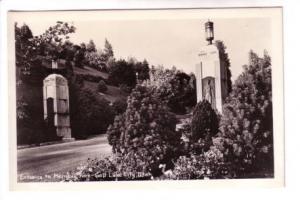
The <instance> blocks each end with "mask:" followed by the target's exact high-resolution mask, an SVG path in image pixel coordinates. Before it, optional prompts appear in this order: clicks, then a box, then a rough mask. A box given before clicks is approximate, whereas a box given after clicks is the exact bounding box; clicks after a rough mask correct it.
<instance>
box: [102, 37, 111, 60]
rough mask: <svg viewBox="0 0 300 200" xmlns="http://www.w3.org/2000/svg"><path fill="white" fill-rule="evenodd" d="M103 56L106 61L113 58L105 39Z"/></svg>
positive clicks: (109, 45)
mask: <svg viewBox="0 0 300 200" xmlns="http://www.w3.org/2000/svg"><path fill="white" fill-rule="evenodd" d="M103 55H104V56H105V57H106V60H108V59H109V58H110V57H114V51H113V48H112V46H111V44H110V43H109V42H108V40H107V39H105V44H104V50H103Z"/></svg>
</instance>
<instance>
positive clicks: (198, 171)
mask: <svg viewBox="0 0 300 200" xmlns="http://www.w3.org/2000/svg"><path fill="white" fill-rule="evenodd" d="M229 177H231V175H230V174H229V170H228V167H227V164H226V163H224V158H223V153H222V152H221V151H220V150H218V149H217V148H215V147H213V146H212V147H211V148H210V150H208V151H207V152H204V153H202V154H200V155H191V156H190V157H188V156H181V157H180V158H179V159H178V160H177V161H176V163H175V166H174V170H173V172H172V175H171V176H170V178H171V179H180V180H181V179H183V180H184V179H216V178H229Z"/></svg>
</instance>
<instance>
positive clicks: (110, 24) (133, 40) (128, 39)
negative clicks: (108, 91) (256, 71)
mask: <svg viewBox="0 0 300 200" xmlns="http://www.w3.org/2000/svg"><path fill="white" fill-rule="evenodd" d="M121 12H122V11H121ZM86 14H88V12H85V14H82V15H68V16H67V17H66V16H65V15H58V14H57V13H51V12H48V13H47V14H45V16H44V14H41V13H39V14H38V15H37V13H27V14H26V15H24V14H20V13H17V15H16V16H15V18H14V21H17V22H18V24H19V25H22V24H23V23H26V24H27V25H29V27H30V29H31V30H32V32H33V34H34V35H39V34H41V33H42V32H44V31H45V30H46V29H47V28H48V27H49V26H51V25H54V24H55V22H56V21H58V20H60V21H69V22H70V21H72V22H73V24H74V26H75V27H76V28H77V30H76V33H75V34H72V35H71V41H72V42H74V43H78V44H79V43H81V42H85V43H87V42H89V40H90V39H92V40H93V41H94V43H95V44H96V47H97V48H103V46H104V41H105V38H107V39H108V41H109V42H110V43H111V44H112V46H113V50H114V53H115V56H116V57H117V58H125V59H126V58H128V57H130V56H133V57H135V58H137V59H138V60H143V59H144V58H145V59H146V60H147V61H148V62H149V63H150V65H163V66H165V67H168V68H170V67H172V66H176V67H177V68H178V69H182V70H183V71H185V72H187V73H189V72H194V71H195V64H196V63H197V62H198V60H197V54H198V52H199V51H200V50H201V46H203V45H206V43H207V42H206V41H205V35H204V23H205V22H206V21H207V19H208V18H206V17H205V18H204V17H201V18H197V17H196V18H195V17H193V18H191V19H186V17H185V18H183V19H181V18H180V17H177V19H173V18H172V17H171V18H168V19H161V18H151V19H145V20H141V19H139V18H137V17H135V18H130V17H128V19H126V16H124V18H122V13H118V14H119V15H118V16H119V17H117V18H116V17H112V18H111V19H110V18H109V17H107V16H105V13H104V14H103V13H102V14H101V15H95V16H93V17H86V16H87V15H86ZM37 16H38V17H37ZM103 16H105V17H106V18H105V17H103ZM209 19H210V20H211V21H213V22H214V30H215V39H216V40H222V41H224V44H225V46H226V47H227V50H226V51H227V52H228V55H229V59H230V62H231V71H232V74H233V80H234V79H236V77H237V76H238V75H239V74H240V73H241V71H242V66H243V65H244V64H247V63H248V52H249V50H250V49H252V50H254V51H255V52H257V53H258V54H259V55H262V54H263V51H264V49H266V50H267V51H270V48H271V31H270V29H271V27H270V20H269V18H261V17H259V18H253V17H251V18H249V17H247V18H223V17H222V18H218V17H216V18H214V16H213V15H211V16H210V17H209Z"/></svg>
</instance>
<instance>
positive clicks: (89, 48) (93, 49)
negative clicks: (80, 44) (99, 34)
mask: <svg viewBox="0 0 300 200" xmlns="http://www.w3.org/2000/svg"><path fill="white" fill-rule="evenodd" d="M86 51H87V52H96V51H97V50H96V45H95V43H94V41H93V40H90V41H89V43H88V44H87V45H86Z"/></svg>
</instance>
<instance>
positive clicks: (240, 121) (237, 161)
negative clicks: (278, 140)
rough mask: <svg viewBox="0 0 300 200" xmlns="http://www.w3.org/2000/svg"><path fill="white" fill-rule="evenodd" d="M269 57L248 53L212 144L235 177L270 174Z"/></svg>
mask: <svg viewBox="0 0 300 200" xmlns="http://www.w3.org/2000/svg"><path fill="white" fill-rule="evenodd" d="M271 88H272V79H271V60H270V57H269V56H268V55H267V54H265V55H264V58H259V57H258V56H257V55H256V54H255V53H253V52H250V63H249V65H248V66H245V68H244V72H243V73H242V74H241V75H240V76H239V77H238V79H237V80H236V81H235V83H234V85H233V89H232V92H231V93H230V96H229V97H228V99H227V102H226V104H225V105H224V115H223V117H222V119H221V122H220V133H219V134H218V137H217V138H215V139H214V140H215V142H214V145H215V146H216V147H218V148H219V149H220V150H221V151H222V152H224V155H225V160H226V162H230V163H231V165H232V168H233V170H234V171H235V173H236V176H238V177H265V176H268V177H270V176H273V169H274V168H273V167H274V166H273V123H272V89H271Z"/></svg>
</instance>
